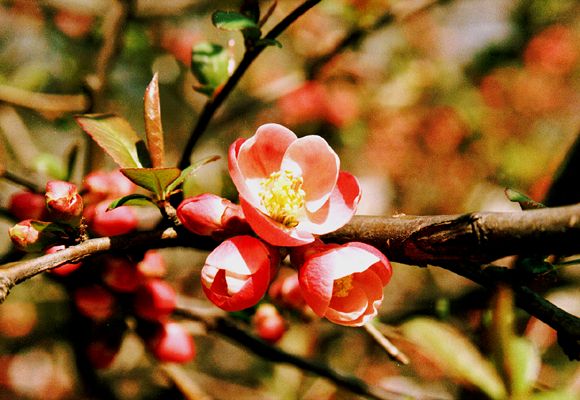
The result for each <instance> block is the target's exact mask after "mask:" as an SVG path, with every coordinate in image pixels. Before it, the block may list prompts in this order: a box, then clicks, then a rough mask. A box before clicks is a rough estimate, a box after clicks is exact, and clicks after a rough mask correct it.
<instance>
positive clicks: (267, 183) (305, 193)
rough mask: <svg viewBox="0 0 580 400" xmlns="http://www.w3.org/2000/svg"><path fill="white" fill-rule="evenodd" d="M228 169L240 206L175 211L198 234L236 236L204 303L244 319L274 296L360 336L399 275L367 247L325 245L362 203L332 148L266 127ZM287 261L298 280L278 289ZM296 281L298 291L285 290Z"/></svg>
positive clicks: (206, 201)
mask: <svg viewBox="0 0 580 400" xmlns="http://www.w3.org/2000/svg"><path fill="white" fill-rule="evenodd" d="M228 168H229V172H230V175H231V178H232V180H233V182H234V184H235V186H236V188H237V190H238V192H239V200H240V204H239V205H237V204H233V203H231V202H230V201H228V200H225V199H222V198H220V197H219V196H216V195H211V194H202V195H199V196H196V197H192V198H188V199H185V200H184V201H183V202H182V203H181V205H180V206H179V208H178V209H177V216H178V218H179V220H180V221H181V222H182V223H183V225H184V226H185V227H186V228H187V229H189V230H191V231H192V232H194V233H196V234H200V235H208V236H217V237H220V238H224V237H228V236H229V238H227V239H226V240H224V241H222V242H221V244H220V245H219V246H217V247H216V248H215V249H214V250H213V251H212V252H211V253H210V254H209V256H208V257H207V259H206V262H205V265H204V267H203V269H202V272H201V280H202V286H203V290H204V291H205V293H206V295H207V297H208V298H209V299H210V300H211V301H212V302H213V303H214V304H215V305H217V306H218V307H220V308H222V309H224V310H226V311H239V310H243V309H246V308H249V307H252V306H254V305H256V304H258V302H259V301H260V300H261V299H262V297H263V296H264V295H265V294H266V292H267V291H268V288H269V287H270V295H271V296H276V295H281V297H283V298H286V299H287V300H288V301H287V304H288V305H290V306H293V307H295V308H302V309H303V308H304V307H306V306H307V307H309V309H311V311H313V312H314V313H315V314H316V315H318V316H320V317H324V318H327V319H328V320H330V321H332V322H334V323H337V324H341V325H347V326H360V325H363V324H365V323H367V322H368V321H369V320H371V319H372V318H374V317H375V316H376V314H377V312H378V309H379V306H380V304H381V302H382V299H383V287H384V286H385V285H386V284H387V283H388V282H389V280H390V278H391V274H392V269H391V265H390V263H389V261H388V260H387V258H386V257H385V256H384V255H383V254H382V253H381V252H380V251H378V250H377V249H376V248H374V247H372V246H370V245H367V244H364V243H359V242H351V243H346V244H342V245H339V244H333V243H328V244H327V243H323V242H322V240H320V238H319V237H318V236H319V235H323V234H326V233H330V232H333V231H335V230H337V229H338V228H340V227H342V226H344V225H345V224H346V223H348V222H349V221H350V219H351V218H352V217H353V215H354V214H355V211H356V207H357V205H358V202H359V200H360V197H361V189H360V186H359V183H358V181H357V179H356V178H355V177H354V176H353V175H351V174H349V173H347V172H344V171H341V170H340V161H339V158H338V156H337V154H336V153H335V152H334V150H333V149H332V148H331V147H330V146H329V145H328V143H327V142H326V141H325V140H324V139H323V138H321V137H320V136H315V135H310V136H304V137H300V138H298V137H297V136H296V135H295V134H294V133H293V132H292V131H290V130H289V129H287V128H285V127H283V126H281V125H277V124H266V125H263V126H261V127H260V128H259V129H258V130H257V131H256V133H255V135H254V136H252V137H250V138H248V139H238V140H236V141H235V142H234V143H233V144H232V145H231V147H230V149H229V154H228ZM252 233H253V234H252ZM286 254H289V255H290V257H289V263H290V265H291V266H292V267H293V268H294V269H295V270H296V271H297V273H296V274H295V275H293V276H292V277H290V278H289V277H285V279H286V281H285V282H282V281H281V280H278V281H276V282H274V283H273V284H272V285H271V283H272V282H273V281H274V280H275V278H276V276H277V273H278V268H279V266H280V264H281V262H282V261H283V258H285V257H283V256H285V255H286ZM291 279H294V282H295V281H296V279H297V283H298V284H297V285H296V284H294V285H293V286H292V284H291V283H290V286H292V288H287V289H285V287H288V284H287V282H291ZM296 289H298V290H296ZM258 310H259V309H258Z"/></svg>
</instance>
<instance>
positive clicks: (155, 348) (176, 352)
mask: <svg viewBox="0 0 580 400" xmlns="http://www.w3.org/2000/svg"><path fill="white" fill-rule="evenodd" d="M147 347H148V348H149V350H150V351H151V353H152V354H153V355H154V356H155V358H157V359H158V360H159V361H162V362H174V363H186V362H189V361H191V360H193V359H194V358H195V343H194V341H193V338H192V337H191V335H190V334H189V333H188V332H187V331H186V330H185V328H184V327H183V326H182V325H180V324H179V323H177V322H166V323H164V324H162V325H161V326H160V327H159V330H158V331H157V333H156V334H155V335H154V336H153V337H152V338H151V339H150V340H148V341H147Z"/></svg>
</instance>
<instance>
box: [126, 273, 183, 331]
mask: <svg viewBox="0 0 580 400" xmlns="http://www.w3.org/2000/svg"><path fill="white" fill-rule="evenodd" d="M176 303H177V294H176V293H175V290H173V288H172V287H171V285H170V284H169V283H167V282H165V281H163V280H161V279H151V280H149V281H147V282H145V283H143V284H142V285H141V286H139V288H137V292H136V293H135V299H134V307H135V313H136V314H137V315H138V316H140V317H141V318H144V319H147V320H150V321H160V320H163V319H165V318H167V317H168V316H169V315H170V314H171V313H172V312H173V310H174V309H175V305H176Z"/></svg>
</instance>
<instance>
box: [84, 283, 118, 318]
mask: <svg viewBox="0 0 580 400" xmlns="http://www.w3.org/2000/svg"><path fill="white" fill-rule="evenodd" d="M74 301H75V304H76V306H77V309H78V310H79V312H80V313H81V314H83V315H84V316H86V317H88V318H90V319H93V320H95V321H103V320H105V319H108V318H109V317H111V316H112V315H113V312H114V307H115V298H114V297H113V295H112V294H111V293H110V292H109V291H108V290H106V289H105V288H103V287H101V286H97V285H94V286H85V287H79V288H77V289H76V290H75V293H74Z"/></svg>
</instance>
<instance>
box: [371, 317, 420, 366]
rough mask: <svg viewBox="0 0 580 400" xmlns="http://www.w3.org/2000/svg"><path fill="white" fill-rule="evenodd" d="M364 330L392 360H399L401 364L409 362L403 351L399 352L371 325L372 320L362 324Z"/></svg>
mask: <svg viewBox="0 0 580 400" xmlns="http://www.w3.org/2000/svg"><path fill="white" fill-rule="evenodd" d="M363 328H364V330H365V331H366V332H367V333H368V334H369V335H370V337H372V338H373V339H374V341H375V342H377V344H378V345H379V346H381V348H382V349H383V350H385V352H386V353H387V354H388V355H389V357H391V358H392V359H393V360H395V361H398V362H400V363H401V364H403V365H408V364H409V357H407V356H406V355H405V354H404V353H402V352H401V350H399V349H398V348H397V346H395V345H394V344H393V343H392V342H391V341H390V340H389V339H387V338H386V337H385V336H384V335H383V334H382V333H381V332H379V330H378V329H377V328H376V327H375V326H374V325H373V323H372V322H369V323H367V324H365V325H363Z"/></svg>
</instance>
